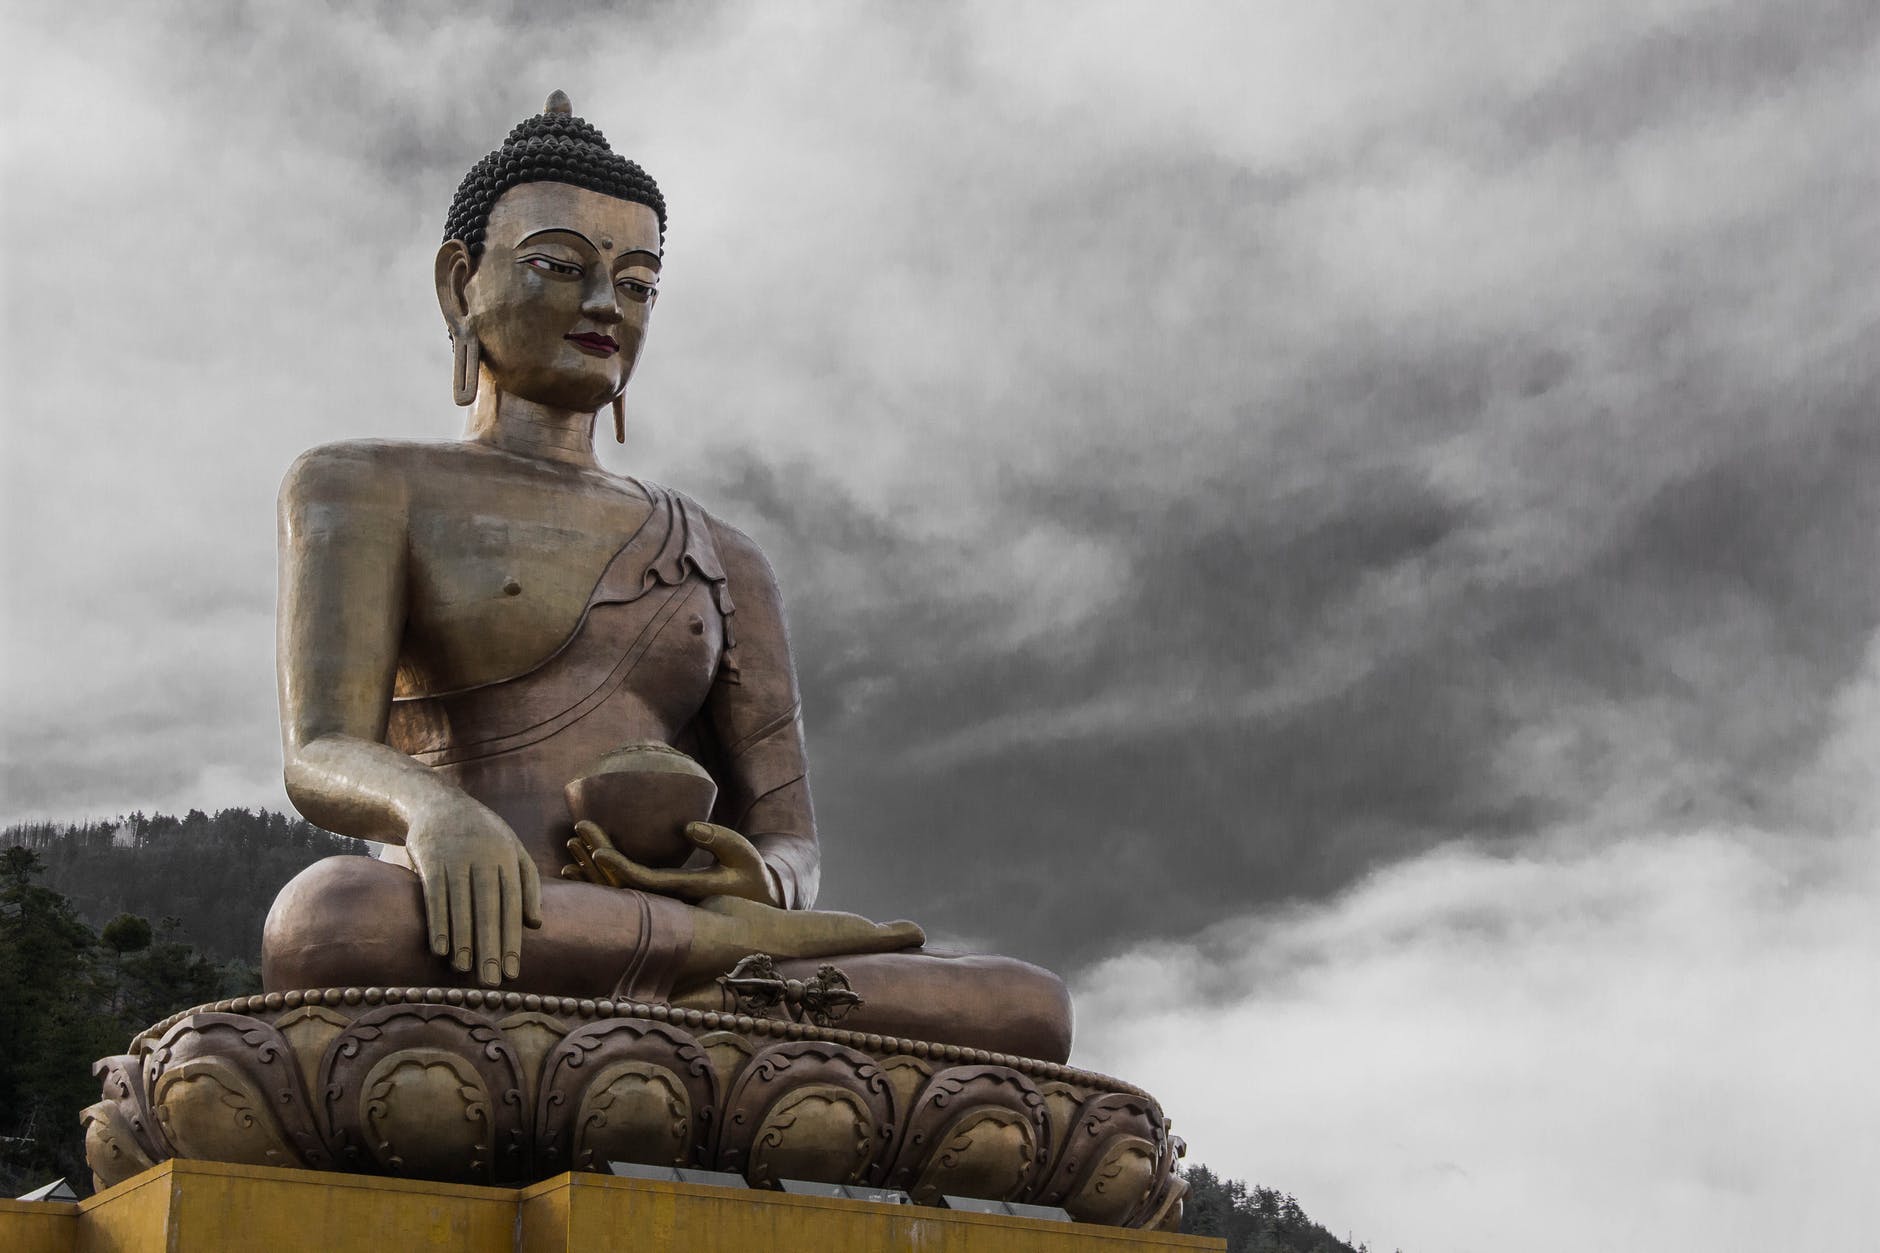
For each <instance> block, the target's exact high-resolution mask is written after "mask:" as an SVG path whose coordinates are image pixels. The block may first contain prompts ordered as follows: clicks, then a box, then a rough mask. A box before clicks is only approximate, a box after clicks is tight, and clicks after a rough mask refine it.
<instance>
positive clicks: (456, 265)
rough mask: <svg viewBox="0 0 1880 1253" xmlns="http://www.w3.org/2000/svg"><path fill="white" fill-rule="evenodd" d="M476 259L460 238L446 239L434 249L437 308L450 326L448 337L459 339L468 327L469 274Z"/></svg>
mask: <svg viewBox="0 0 1880 1253" xmlns="http://www.w3.org/2000/svg"><path fill="white" fill-rule="evenodd" d="M475 272H476V262H475V261H474V260H472V259H471V256H470V249H469V248H467V247H465V246H464V242H463V240H461V239H447V240H445V241H444V243H443V245H442V246H441V247H439V248H438V250H437V308H438V311H439V312H440V313H442V314H443V315H444V324H445V325H446V326H448V327H450V333H451V337H452V338H454V339H462V338H463V337H464V335H465V334H467V333H468V332H469V329H470V297H469V291H468V289H469V286H470V276H471V275H472V274H473V273H475Z"/></svg>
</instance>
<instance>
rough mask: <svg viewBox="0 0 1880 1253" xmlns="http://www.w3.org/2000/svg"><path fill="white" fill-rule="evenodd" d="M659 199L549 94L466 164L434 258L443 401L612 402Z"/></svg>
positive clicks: (654, 239) (642, 311) (653, 240)
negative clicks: (488, 381)
mask: <svg viewBox="0 0 1880 1253" xmlns="http://www.w3.org/2000/svg"><path fill="white" fill-rule="evenodd" d="M665 233H666V202H665V200H664V198H663V197H661V196H660V194H659V187H658V186H657V185H656V184H655V183H654V182H653V180H652V179H651V178H649V177H648V176H647V174H646V172H645V171H644V170H642V169H641V168H640V167H639V166H638V165H636V164H634V163H633V162H632V161H629V160H627V159H626V158H625V157H622V156H619V155H618V154H616V153H615V152H614V151H613V150H612V149H611V148H609V147H608V145H607V140H606V139H605V138H604V137H603V136H602V135H601V133H600V131H598V130H596V129H595V128H594V127H593V126H592V125H590V124H589V123H588V122H586V121H584V120H583V119H581V118H578V117H575V116H573V111H572V108H571V106H570V105H569V102H568V97H567V96H565V95H563V94H562V93H561V92H559V91H557V92H555V93H554V94H553V95H551V96H550V97H549V98H548V103H547V105H546V106H545V108H544V110H543V112H542V113H540V114H538V115H536V116H535V117H532V118H529V119H527V120H526V121H524V122H522V123H521V124H519V125H518V126H517V127H516V128H515V129H514V130H512V131H510V132H509V136H508V138H506V139H505V140H504V141H503V146H502V147H501V148H498V149H497V150H496V151H495V152H492V153H490V154H489V155H488V156H486V157H484V158H483V159H482V160H481V161H479V162H477V164H476V165H475V166H473V167H472V168H471V170H470V172H469V173H468V174H466V175H465V176H464V179H463V182H462V183H461V184H460V185H459V186H458V188H457V195H456V197H455V198H454V199H453V200H452V201H451V207H450V216H449V218H448V219H447V221H446V223H445V227H444V242H443V245H442V246H441V247H440V248H439V249H438V252H437V264H436V279H437V299H438V305H439V308H440V309H441V310H442V311H443V314H444V321H445V324H446V325H447V326H448V327H449V329H450V334H451V339H452V341H453V344H454V346H455V350H456V370H455V378H454V387H453V391H454V393H455V396H456V399H457V402H458V403H459V404H469V403H471V402H472V401H473V400H474V399H475V397H476V392H477V386H478V379H479V377H480V373H481V371H482V370H488V372H489V374H490V377H491V378H492V379H493V380H494V382H495V384H496V386H497V388H498V389H499V390H501V391H504V392H508V393H510V394H512V395H516V396H520V397H522V398H524V399H526V400H531V401H535V402H537V403H540V404H545V405H552V406H555V407H557V408H563V409H576V410H588V411H590V412H591V411H593V410H595V409H599V408H600V407H601V406H603V405H605V404H607V403H608V402H609V401H610V400H611V401H615V402H616V405H617V403H618V400H619V397H620V394H621V392H622V391H623V390H624V389H625V388H626V385H627V379H628V378H629V377H631V375H632V373H633V366H634V363H635V361H636V360H637V359H638V357H639V350H640V344H641V341H642V340H643V338H644V337H645V334H646V326H647V320H648V317H649V315H650V314H651V312H652V306H653V301H654V298H655V297H656V295H657V285H658V282H659V266H660V248H661V245H662V244H663V242H664V240H665Z"/></svg>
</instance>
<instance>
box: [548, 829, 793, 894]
mask: <svg viewBox="0 0 1880 1253" xmlns="http://www.w3.org/2000/svg"><path fill="white" fill-rule="evenodd" d="M574 835H575V838H574V839H572V840H569V841H568V852H569V853H571V854H573V856H574V860H575V864H574V865H572V866H563V867H562V868H561V877H562V878H564V879H578V880H585V881H586V882H588V883H598V884H600V885H602V886H603V887H612V888H638V889H639V890H640V891H642V892H657V893H659V894H660V895H662V896H677V897H679V898H681V899H682V900H688V901H700V900H704V899H705V898H706V897H708V896H736V897H742V898H743V899H744V900H747V901H757V902H758V903H760V904H764V905H773V906H776V907H778V908H782V906H783V902H782V901H781V900H780V899H778V896H777V893H776V889H775V887H774V886H773V884H774V883H775V880H773V879H772V878H771V875H770V871H769V870H768V869H767V868H766V867H765V865H764V858H763V855H762V854H761V853H759V852H758V851H757V848H756V846H755V845H753V844H752V843H751V842H750V841H749V840H747V839H745V838H744V837H743V836H741V835H739V834H738V833H737V832H736V831H733V830H732V829H731V828H730V827H720V826H716V825H714V824H712V823H709V822H689V823H687V824H686V827H685V838H686V839H688V840H690V841H692V843H694V844H696V845H698V846H699V847H700V848H702V849H704V850H705V851H706V852H708V853H710V854H711V855H712V856H713V857H715V858H717V859H718V864H717V865H716V866H701V867H699V868H698V869H696V870H660V869H656V868H654V867H652V866H642V865H641V864H640V863H639V862H637V861H634V860H633V859H632V858H630V857H628V856H627V855H626V854H624V853H622V852H621V851H620V850H619V849H617V848H615V847H614V844H613V841H612V840H610V839H608V838H607V833H606V832H605V831H603V830H601V828H600V826H599V825H598V824H596V823H592V822H577V823H575V825H574Z"/></svg>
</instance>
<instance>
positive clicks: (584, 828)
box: [574, 819, 614, 852]
mask: <svg viewBox="0 0 1880 1253" xmlns="http://www.w3.org/2000/svg"><path fill="white" fill-rule="evenodd" d="M574 833H575V834H576V835H578V836H580V837H581V838H582V839H584V840H586V841H587V845H588V847H589V848H591V849H593V850H594V851H595V852H599V851H600V850H601V849H603V848H612V847H613V846H614V842H613V841H612V840H610V839H608V838H607V832H606V830H605V829H603V828H602V826H601V824H600V823H598V822H589V821H587V820H585V819H584V820H583V821H581V822H577V823H575V824H574Z"/></svg>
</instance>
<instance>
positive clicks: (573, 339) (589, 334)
mask: <svg viewBox="0 0 1880 1253" xmlns="http://www.w3.org/2000/svg"><path fill="white" fill-rule="evenodd" d="M562 338H563V339H565V340H567V341H568V342H569V343H571V344H573V345H574V346H575V347H576V348H579V349H580V350H581V351H582V352H586V353H592V354H593V355H594V356H596V357H611V356H613V355H614V354H615V353H617V352H619V351H620V345H619V344H617V343H615V342H614V337H613V336H612V335H602V334H600V333H599V332H597V331H582V332H581V333H580V334H578V335H563V336H562Z"/></svg>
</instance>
